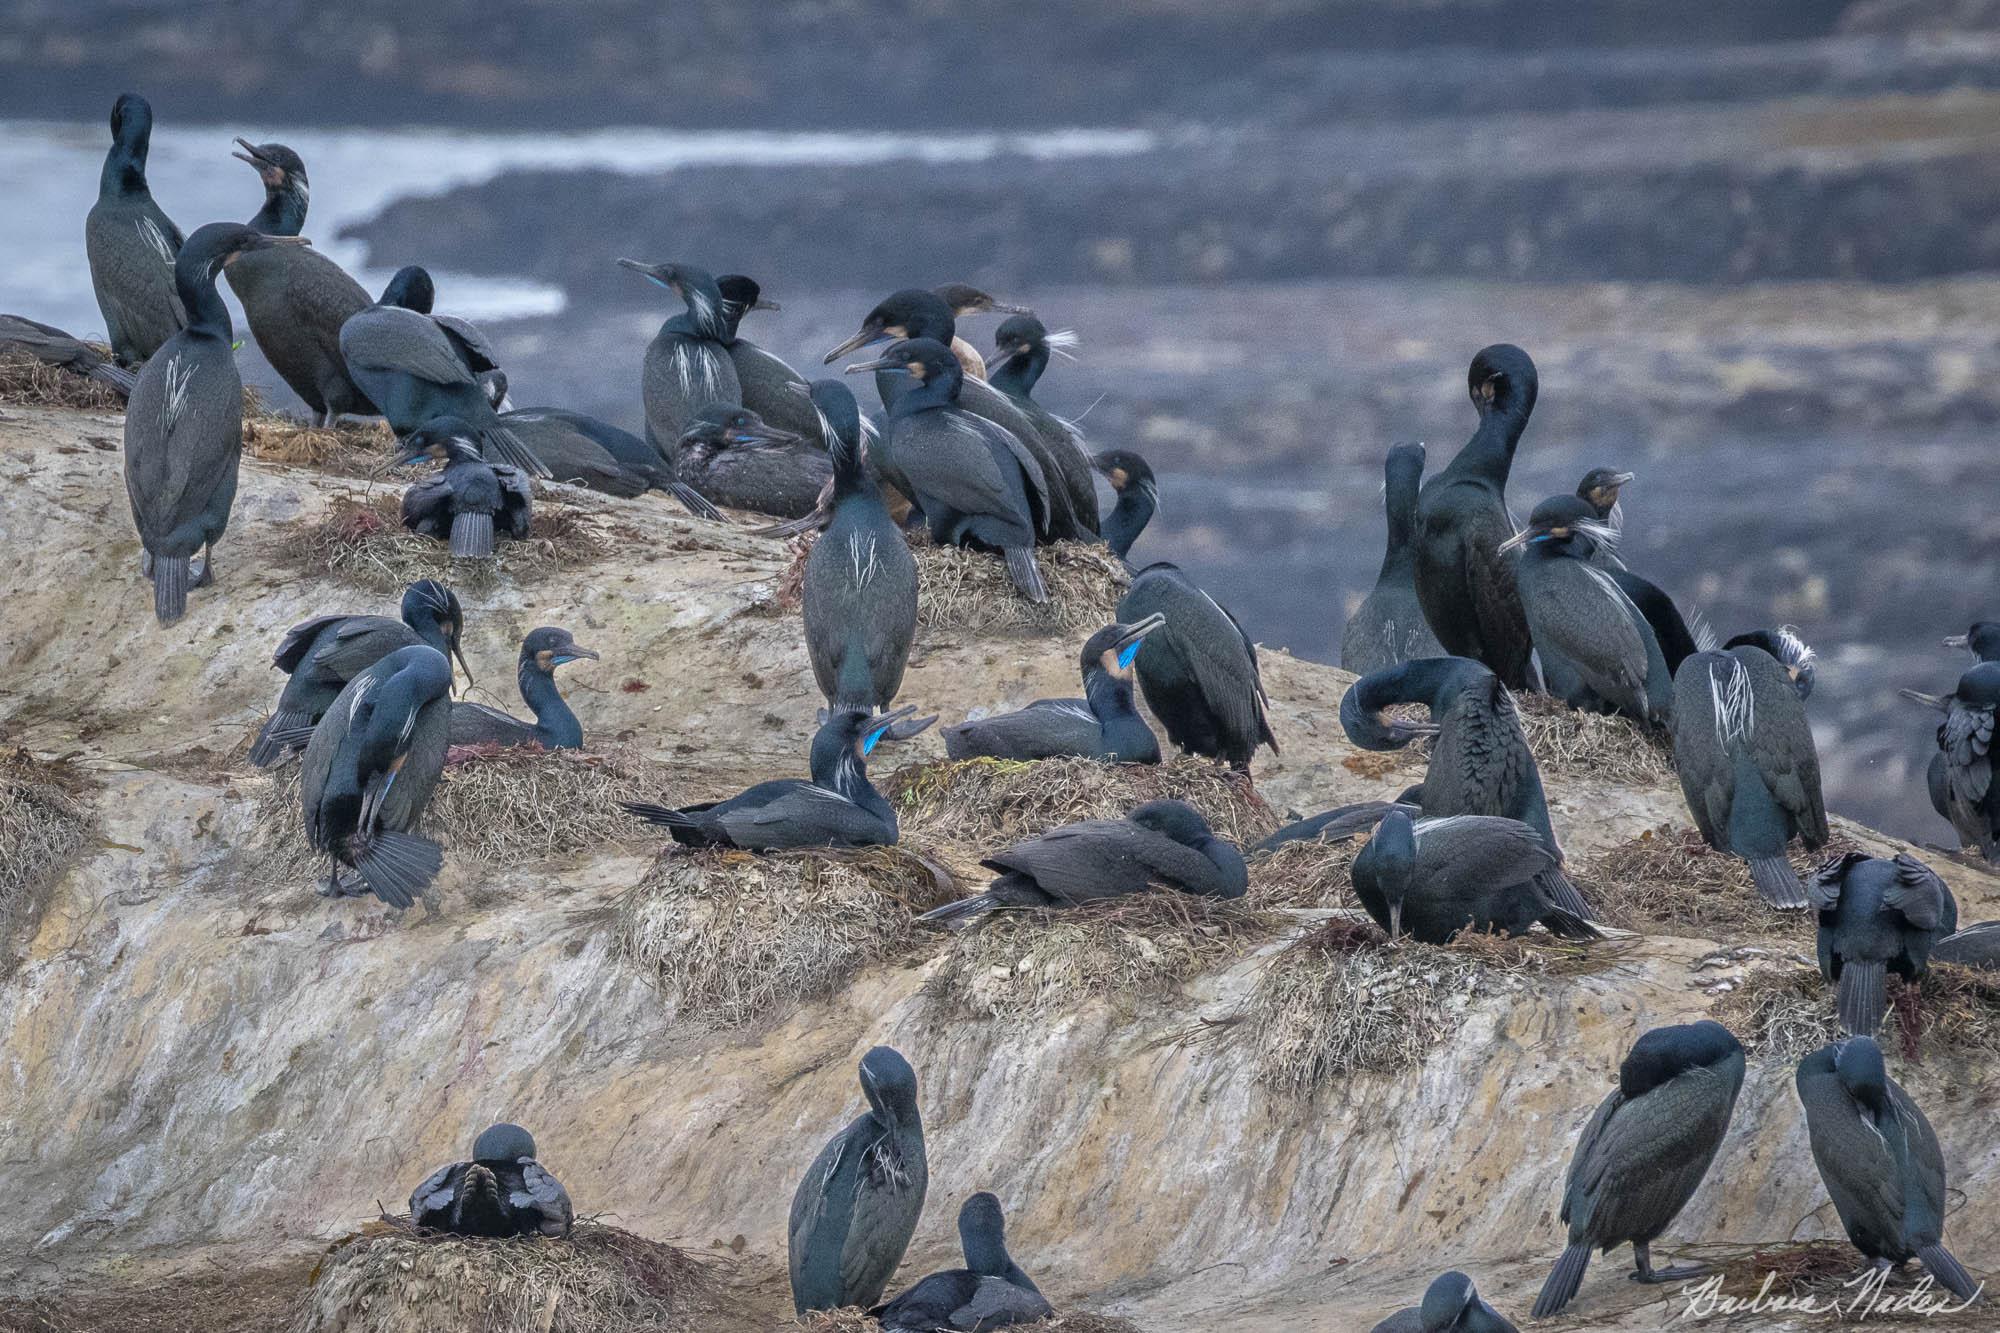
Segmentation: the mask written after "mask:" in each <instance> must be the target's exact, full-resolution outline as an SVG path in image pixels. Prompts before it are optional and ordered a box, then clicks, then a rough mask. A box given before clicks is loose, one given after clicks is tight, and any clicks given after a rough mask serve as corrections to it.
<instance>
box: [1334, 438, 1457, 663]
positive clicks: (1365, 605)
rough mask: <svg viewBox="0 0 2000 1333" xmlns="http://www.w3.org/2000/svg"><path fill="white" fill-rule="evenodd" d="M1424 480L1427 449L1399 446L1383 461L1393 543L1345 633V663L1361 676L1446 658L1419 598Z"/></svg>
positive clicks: (1384, 494) (1342, 650)
mask: <svg viewBox="0 0 2000 1333" xmlns="http://www.w3.org/2000/svg"><path fill="white" fill-rule="evenodd" d="M1423 480H1424V446H1423V445H1421V444H1399V445H1396V446H1395V447H1394V448H1392V449H1390V450H1389V456H1388V457H1387V458H1386V459H1384V460H1383V463H1382V508H1383V509H1384V510H1385V511H1386V512H1387V513H1388V516H1389V541H1388V545H1387V547H1386V548H1385V549H1384V550H1383V553H1382V568H1381V570H1380V572H1378V573H1377V574H1376V575H1375V587H1374V588H1373V589H1372V590H1371V591H1370V592H1369V594H1368V596H1367V597H1365V598H1363V599H1362V602H1361V605H1360V606H1358V607H1356V608H1355V609H1354V614H1353V615H1351V616H1349V617H1348V618H1347V627H1346V628H1345V629H1344V630H1342V631H1341V635H1340V665H1341V667H1342V669H1344V670H1347V671H1352V672H1353V673H1354V674H1355V675H1357V676H1365V675H1367V674H1368V673H1369V672H1371V671H1380V670H1381V669H1382V668H1383V667H1388V666H1394V665H1396V664H1397V663H1398V662H1407V661H1409V660H1410V659H1411V658H1413V657H1443V656H1445V651H1444V645H1442V644H1440V643H1439V642H1438V641H1437V635H1435V634H1433V633H1431V627H1430V622H1429V621H1427V620H1425V619H1424V608H1423V604H1422V603H1420V602H1419V601H1418V600H1417V575H1416V568H1417V551H1416V546H1415V544H1414V542H1413V540H1412V538H1413V537H1414V535H1415V532H1416V526H1417V489H1418V487H1420V486H1421V485H1422V484H1423Z"/></svg>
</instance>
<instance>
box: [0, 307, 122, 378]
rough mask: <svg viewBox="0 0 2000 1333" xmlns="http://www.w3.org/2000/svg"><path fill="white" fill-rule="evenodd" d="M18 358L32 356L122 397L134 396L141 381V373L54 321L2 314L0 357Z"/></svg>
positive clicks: (0, 319) (0, 318) (44, 363)
mask: <svg viewBox="0 0 2000 1333" xmlns="http://www.w3.org/2000/svg"><path fill="white" fill-rule="evenodd" d="M14 357H32V358H34V359H35V360H37V361H39V362H41V363H42V364H43V365H45V366H53V367H55V368H56V369H58V370H67V371H69V372H70V373H71V374H73V375H81V376H82V377H84V378H85V379H89V380H95V381H96V382H97V383H99V384H102V385H106V386H108V387H109V388H112V389H116V390H117V391H118V395H119V397H121V398H129V397H131V396H132V387H133V386H134V385H135V384H137V383H138V382H139V377H138V376H137V375H135V374H133V373H132V372H131V371H129V370H127V369H125V367H123V366H121V365H119V364H117V363H116V362H114V361H112V360H110V359H109V358H107V357H106V356H105V355H104V354H103V353H101V352H99V351H98V350H97V349H96V348H95V347H92V346H91V345H90V344H89V343H87V342H84V341H82V340H81V339H78V338H74V337H71V336H70V335H69V334H67V333H65V332H63V331H62V330H61V329H59V328H56V327H55V326H54V325H52V324H38V323H36V322H35V321H34V320H32V319H26V318H23V317H22V316H20V315H0V358H6V359H11V358H14Z"/></svg>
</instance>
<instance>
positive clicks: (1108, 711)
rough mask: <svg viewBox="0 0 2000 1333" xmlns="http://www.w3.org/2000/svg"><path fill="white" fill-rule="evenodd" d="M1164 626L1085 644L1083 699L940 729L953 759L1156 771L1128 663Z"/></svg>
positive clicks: (1117, 631)
mask: <svg viewBox="0 0 2000 1333" xmlns="http://www.w3.org/2000/svg"><path fill="white" fill-rule="evenodd" d="M1165 623H1166V617H1165V616H1162V615H1157V614H1156V615H1151V616H1148V617H1146V618H1145V619H1144V620H1141V621H1139V622H1138V623H1137V624H1132V625H1106V626H1105V627H1104V628H1103V629H1101V630H1099V631H1097V633H1095V634H1093V635H1091V636H1090V638H1089V639H1088V640H1086V641H1085V642H1084V645H1083V652H1082V654H1081V655H1080V665H1081V666H1082V669H1083V696H1084V697H1083V698H1081V699H1037V700H1035V701H1034V702H1033V703H1031V704H1029V705H1028V706H1027V707H1026V708H1023V709H1021V710H1019V711H1018V712H1013V713H1000V714H996V715H995V716H992V717H983V718H977V719H968V720H966V721H964V722H961V723H959V724H958V725H957V726H955V727H946V728H945V729H944V751H945V753H946V754H947V755H949V756H950V757H951V758H953V759H971V758H974V757H977V756H981V755H984V756H990V757H992V758H995V759H1056V758H1063V757H1067V756H1076V757H1078V758H1083V759H1102V760H1106V761H1107V762H1110V763H1121V764H1157V763H1159V762H1160V742H1159V741H1158V740H1157V739H1155V738H1154V736H1153V729H1152V728H1151V727H1149V726H1147V725H1146V719H1144V718H1142V717H1140V716H1139V709H1138V707H1137V705H1136V704H1135V703H1134V702H1133V699H1132V659H1133V658H1135V657H1137V656H1138V655H1139V649H1140V645H1141V644H1143V643H1144V642H1145V640H1146V636H1147V635H1148V634H1151V633H1152V632H1153V631H1154V630H1156V629H1158V628H1159V627H1160V626H1161V625H1163V624H1165Z"/></svg>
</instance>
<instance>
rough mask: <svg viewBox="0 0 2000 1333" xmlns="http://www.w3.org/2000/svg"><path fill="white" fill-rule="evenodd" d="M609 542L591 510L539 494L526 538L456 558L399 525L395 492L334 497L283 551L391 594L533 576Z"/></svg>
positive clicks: (576, 561) (319, 570) (589, 557)
mask: <svg viewBox="0 0 2000 1333" xmlns="http://www.w3.org/2000/svg"><path fill="white" fill-rule="evenodd" d="M610 544H611V533H610V531H609V530H608V529H607V528H606V527H605V525H604V524H603V523H602V521H601V520H600V519H599V518H598V517H597V516H596V515H595V514H593V513H592V512H591V511H590V510H588V509H586V508H585V507H583V506H582V505H579V504H575V503H572V502H570V501H568V500H558V499H554V498H553V497H551V496H548V495H546V494H540V493H538V494H537V495H536V497H535V506H534V516H533V518H532V520H531V522H530V524H529V529H528V536H527V538H526V539H525V540H522V541H504V540H503V541H501V542H499V543H498V545H497V546H496V547H495V548H494V558H493V559H491V560H455V559H453V558H452V555H451V548H450V547H449V546H448V545H447V544H446V543H444V542H441V541H436V540H434V539H432V538H430V537H422V536H419V535H417V534H416V533H414V532H410V531H408V530H407V529H405V528H404V527H403V494H402V491H401V490H400V489H396V490H370V491H342V492H339V493H336V494H335V495H334V496H333V497H332V500H331V501H330V503H329V504H328V506H327V512H326V514H325V515H324V516H323V517H321V518H320V519H319V520H317V521H316V522H313V523H310V524H307V525H306V526H305V527H303V528H300V529H298V530H296V531H292V532H288V533H287V534H286V536H285V540H284V544H283V546H282V548H281V550H282V553H283V555H284V557H285V558H286V559H287V560H289V561H290V562H291V563H292V564H293V565H294V566H295V567H297V568H299V569H300V570H302V571H304V572H305V573H308V574H313V575H320V574H326V575H331V576H333V577H334V578H338V579H342V580H344V581H346V582H348V583H351V584H353V585H355V586H356V587H360V588H365V589H368V590H369V591H371V592H377V593H394V592H400V591H402V589H403V587H404V586H405V585H406V584H410V583H414V582H416V581H417V580H418V579H441V580H443V581H445V582H447V583H449V584H451V586H453V587H454V588H459V589H461V590H463V589H465V588H483V587H489V586H491V585H492V584H493V583H494V582H495V580H496V579H497V578H498V577H500V576H502V575H506V576H509V577H513V578H533V577H535V576H537V575H539V574H544V573H547V572H548V571H550V570H553V569H560V568H564V567H566V566H571V565H584V564H589V563H590V562H591V561H593V560H596V559H598V558H599V557H600V556H602V555H604V554H605V553H606V552H607V551H608V550H609V549H610Z"/></svg>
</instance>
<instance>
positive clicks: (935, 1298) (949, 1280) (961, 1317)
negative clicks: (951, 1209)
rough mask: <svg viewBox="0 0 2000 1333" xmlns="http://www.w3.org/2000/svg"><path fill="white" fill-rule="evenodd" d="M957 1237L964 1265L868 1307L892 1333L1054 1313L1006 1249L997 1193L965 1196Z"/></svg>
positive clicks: (933, 1332) (1008, 1323)
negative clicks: (887, 1300) (871, 1307)
mask: <svg viewBox="0 0 2000 1333" xmlns="http://www.w3.org/2000/svg"><path fill="white" fill-rule="evenodd" d="M958 1243H959V1248H960V1249H961V1250H962V1251H963V1252H964V1254H965V1267H963V1268H947V1269H945V1270H944V1271H942V1272H938V1273H931V1274H929V1275H928V1276H926V1277H924V1278H922V1279H920V1280H919V1281H917V1282H916V1283H915V1285H913V1286H911V1288H910V1289H909V1290H908V1291H906V1292H904V1293H903V1294H902V1295H900V1296H898V1297H896V1299H895V1300H893V1301H889V1302H886V1303H885V1304H882V1305H878V1306H876V1307H875V1308H874V1309H872V1310H870V1311H869V1312H868V1313H869V1314H871V1315H874V1316H875V1318H876V1319H877V1320H879V1321H880V1322H881V1325H882V1327H883V1328H884V1329H888V1330H891V1333H938V1331H939V1330H942V1329H953V1330H979V1331H980V1333H984V1330H987V1329H995V1328H1011V1327H1013V1326H1014V1325H1016V1324H1032V1323H1034V1322H1035V1321H1037V1320H1040V1319H1046V1318H1047V1317H1048V1316H1049V1315H1051V1314H1053V1313H1054V1311H1053V1310H1052V1309H1051V1308H1050V1306H1049V1303H1048V1301H1047V1300H1046V1299H1045V1298H1044V1297H1043V1296H1042V1293H1041V1289H1040V1288H1038V1287H1037V1286H1036V1285H1035V1283H1034V1279H1032V1278H1030V1277H1029V1276H1028V1275H1027V1274H1026V1273H1025V1272H1023V1271H1022V1270H1021V1266H1020V1265H1019V1264H1017V1263H1015V1262H1014V1258H1013V1256H1012V1255H1010V1254H1008V1253H1007V1231H1006V1218H1005V1216H1004V1215H1003V1214H1002V1213H1001V1210H1000V1200H999V1199H997V1198H995V1197H994V1196H993V1195H991V1194H987V1193H984V1192H981V1193H979V1194H975V1195H973V1196H972V1197H971V1198H969V1199H967V1200H966V1201H965V1205H964V1207H962V1208H960V1209H959V1210H958Z"/></svg>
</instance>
